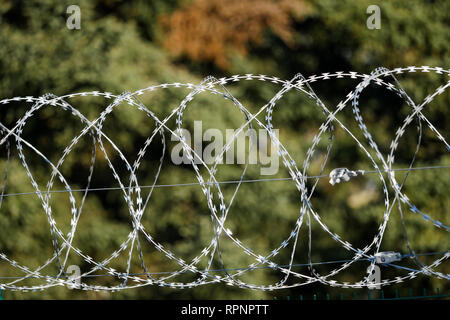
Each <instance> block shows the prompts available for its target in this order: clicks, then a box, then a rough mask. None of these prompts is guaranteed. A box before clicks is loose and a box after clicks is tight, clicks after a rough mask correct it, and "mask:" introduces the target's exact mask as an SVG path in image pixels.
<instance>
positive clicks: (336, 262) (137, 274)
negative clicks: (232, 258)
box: [0, 251, 448, 279]
mask: <svg viewBox="0 0 450 320" xmlns="http://www.w3.org/2000/svg"><path fill="white" fill-rule="evenodd" d="M447 252H448V251H443V252H426V253H418V254H416V256H431V255H440V254H446V253H447ZM410 256H411V255H409V254H406V255H404V256H403V258H408V257H410ZM370 260H371V259H368V258H361V259H358V261H370ZM350 261H352V260H349V259H346V260H345V259H344V260H333V261H322V262H312V263H311V264H312V265H314V266H316V265H325V264H338V263H346V262H350ZM309 265H310V264H309V263H298V264H295V263H294V264H292V265H277V266H278V267H280V268H288V267H290V266H291V267H307V266H309ZM384 265H388V266H392V267H400V268H406V267H402V266H398V265H394V264H391V263H385V264H384ZM261 269H274V268H273V267H270V266H264V267H252V268H250V267H241V268H238V267H237V268H230V269H228V268H227V269H213V270H209V271H208V273H211V272H213V273H214V272H225V271H240V270H261ZM406 269H408V270H413V269H409V268H406ZM186 272H188V271H187V270H186V271H185V272H184V273H186ZM171 273H172V272H170V271H161V272H147V273H145V272H141V273H130V274H129V276H145V275H152V276H153V275H163V274H171ZM124 274H125V273H124ZM97 277H117V276H116V275H112V274H88V275H85V276H81V278H97ZM21 278H22V277H12V276H11V277H0V279H21ZM28 278H32V279H34V278H49V277H47V276H30V277H28ZM50 278H54V279H58V278H56V277H50ZM59 278H67V276H60V277H59Z"/></svg>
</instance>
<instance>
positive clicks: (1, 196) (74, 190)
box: [0, 165, 450, 198]
mask: <svg viewBox="0 0 450 320" xmlns="http://www.w3.org/2000/svg"><path fill="white" fill-rule="evenodd" d="M448 168H450V165H442V166H427V167H416V168H398V169H392V170H391V171H409V170H430V169H448ZM380 171H381V172H383V173H384V172H387V171H386V170H380ZM377 172H378V171H377V170H364V174H366V173H377ZM329 176H330V175H329V174H325V175H320V176H307V177H306V179H317V178H319V179H320V178H327V177H329ZM292 180H294V179H293V178H292V177H289V178H287V177H286V178H267V179H249V180H227V181H218V182H204V183H200V182H189V183H174V184H156V185H154V186H150V185H149V186H139V188H141V189H147V188H152V187H153V188H167V187H188V186H198V185H215V184H238V183H254V182H275V181H292ZM123 189H137V187H124V188H123ZM109 190H122V188H120V187H104V188H89V189H71V190H70V191H71V192H85V191H88V192H91V191H109ZM63 192H69V191H68V190H51V191H41V192H37V191H34V192H33V191H30V192H19V193H7V194H3V195H0V198H6V197H12V196H25V195H33V194H48V193H63Z"/></svg>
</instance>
